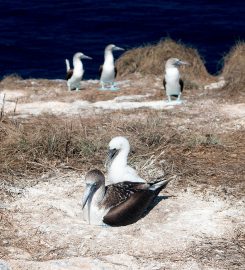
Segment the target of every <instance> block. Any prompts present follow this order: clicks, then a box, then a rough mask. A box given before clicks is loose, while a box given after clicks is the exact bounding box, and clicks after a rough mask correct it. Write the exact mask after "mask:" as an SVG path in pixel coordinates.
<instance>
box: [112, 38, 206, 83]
mask: <svg viewBox="0 0 245 270" xmlns="http://www.w3.org/2000/svg"><path fill="white" fill-rule="evenodd" d="M170 57H177V58H180V59H183V60H185V61H188V62H189V63H191V66H188V67H182V74H183V77H184V78H185V79H186V80H187V81H189V82H190V84H191V83H192V84H193V83H194V84H195V83H197V82H206V81H208V80H209V79H210V78H211V75H209V74H208V72H207V70H206V68H205V66H204V63H203V60H202V59H201V57H200V55H199V54H198V52H197V50H195V49H193V48H190V47H187V46H185V45H183V44H181V43H177V42H175V41H173V40H171V39H165V40H162V41H160V42H158V43H157V44H156V45H147V46H144V47H139V48H135V49H132V50H129V51H127V52H126V53H124V54H123V55H122V56H121V57H120V58H119V59H118V61H117V66H118V71H119V75H120V76H125V75H128V74H132V73H135V72H140V73H141V74H143V75H160V76H163V73H164V66H165V62H166V60H167V59H169V58H170Z"/></svg>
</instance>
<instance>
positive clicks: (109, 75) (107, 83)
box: [99, 44, 124, 91]
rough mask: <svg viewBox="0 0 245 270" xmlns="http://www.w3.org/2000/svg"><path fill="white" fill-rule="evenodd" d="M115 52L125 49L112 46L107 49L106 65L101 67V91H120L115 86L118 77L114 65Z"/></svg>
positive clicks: (105, 55)
mask: <svg viewBox="0 0 245 270" xmlns="http://www.w3.org/2000/svg"><path fill="white" fill-rule="evenodd" d="M113 51H124V49H123V48H120V47H117V46H116V45H114V44H110V45H108V46H106V48H105V54H104V58H105V60H104V64H103V65H101V66H100V69H99V71H100V84H101V90H114V91H115V90H118V88H116V87H115V85H114V80H115V78H116V76H117V68H116V67H115V64H114V56H113Z"/></svg>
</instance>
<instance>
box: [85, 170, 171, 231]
mask: <svg viewBox="0 0 245 270" xmlns="http://www.w3.org/2000/svg"><path fill="white" fill-rule="evenodd" d="M85 181H86V188H85V191H84V195H83V202H82V208H83V215H84V218H85V220H87V222H88V223H89V224H94V225H110V226H126V225H129V224H132V223H134V222H136V221H137V220H139V219H140V218H141V217H142V215H143V214H144V213H145V211H146V210H147V208H148V207H149V206H150V204H151V203H152V202H153V201H154V199H155V198H156V197H157V195H158V194H159V192H160V191H161V190H162V189H164V188H165V187H166V186H167V184H168V182H169V181H170V180H163V181H159V182H155V183H150V184H147V183H135V182H121V183H117V184H112V185H108V186H105V177H104V175H103V173H102V172H101V171H99V170H91V171H89V172H88V173H87V175H86V177H85Z"/></svg>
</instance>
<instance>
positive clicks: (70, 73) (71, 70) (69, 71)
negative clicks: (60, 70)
mask: <svg viewBox="0 0 245 270" xmlns="http://www.w3.org/2000/svg"><path fill="white" fill-rule="evenodd" d="M72 75H73V69H69V70H68V71H67V73H66V80H67V81H68V80H69V79H70V78H71V77H72Z"/></svg>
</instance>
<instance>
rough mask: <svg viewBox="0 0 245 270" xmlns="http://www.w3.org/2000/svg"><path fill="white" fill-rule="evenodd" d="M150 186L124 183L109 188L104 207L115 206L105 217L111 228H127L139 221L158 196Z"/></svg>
mask: <svg viewBox="0 0 245 270" xmlns="http://www.w3.org/2000/svg"><path fill="white" fill-rule="evenodd" d="M148 188H149V185H148V184H145V183H143V184H140V183H132V182H123V183H118V184H114V185H110V186H108V187H107V191H106V198H105V201H104V202H103V206H105V207H106V206H107V207H106V208H108V207H110V206H112V205H114V206H113V207H112V208H111V209H110V210H109V212H108V213H107V214H106V215H105V216H104V219H103V222H104V223H106V224H108V225H110V226H125V225H128V224H131V223H134V222H135V221H137V220H138V219H139V218H140V217H141V216H142V214H143V213H144V212H145V210H146V209H147V207H148V206H149V205H150V203H151V202H152V200H153V199H154V198H155V197H156V196H157V194H155V192H154V191H151V190H148Z"/></svg>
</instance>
